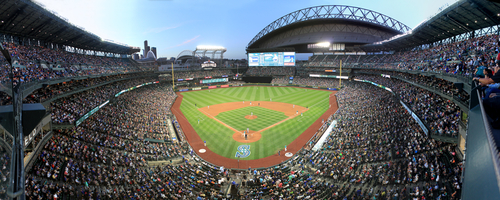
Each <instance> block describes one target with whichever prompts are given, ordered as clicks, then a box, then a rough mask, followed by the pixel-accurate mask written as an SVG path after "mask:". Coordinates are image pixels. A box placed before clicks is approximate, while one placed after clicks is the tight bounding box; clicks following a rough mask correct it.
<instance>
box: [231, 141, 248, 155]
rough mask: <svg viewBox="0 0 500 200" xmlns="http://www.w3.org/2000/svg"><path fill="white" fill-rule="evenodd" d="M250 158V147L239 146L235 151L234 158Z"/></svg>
mask: <svg viewBox="0 0 500 200" xmlns="http://www.w3.org/2000/svg"><path fill="white" fill-rule="evenodd" d="M248 156H250V145H246V144H244V145H240V146H238V151H236V155H235V156H234V157H237V158H238V157H240V158H246V157H248Z"/></svg>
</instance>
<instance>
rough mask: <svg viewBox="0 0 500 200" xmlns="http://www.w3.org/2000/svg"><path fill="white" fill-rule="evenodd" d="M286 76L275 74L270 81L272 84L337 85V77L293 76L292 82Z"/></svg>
mask: <svg viewBox="0 0 500 200" xmlns="http://www.w3.org/2000/svg"><path fill="white" fill-rule="evenodd" d="M289 81H290V79H289V77H288V76H275V77H273V80H272V81H271V83H272V84H293V85H307V86H313V87H328V88H337V87H338V86H339V81H338V79H333V78H311V77H293V79H292V83H290V82H289Z"/></svg>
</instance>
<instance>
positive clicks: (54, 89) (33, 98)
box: [23, 74, 133, 103]
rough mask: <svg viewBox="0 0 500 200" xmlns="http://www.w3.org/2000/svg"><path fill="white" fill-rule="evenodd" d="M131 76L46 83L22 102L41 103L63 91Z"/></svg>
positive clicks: (120, 75) (121, 75) (123, 75)
mask: <svg viewBox="0 0 500 200" xmlns="http://www.w3.org/2000/svg"><path fill="white" fill-rule="evenodd" d="M132 76H133V75H131V74H119V75H112V76H104V77H99V78H89V79H84V80H74V81H68V82H62V83H58V84H52V85H48V86H47V87H42V88H40V89H37V90H35V91H33V92H32V93H31V94H29V95H28V96H27V97H26V98H25V99H23V102H24V103H42V102H44V101H46V100H48V99H51V98H54V97H56V96H58V95H62V94H64V93H68V92H73V91H77V90H80V89H83V88H88V87H91V86H94V85H98V84H102V83H106V82H109V81H113V80H118V79H124V78H130V77H132Z"/></svg>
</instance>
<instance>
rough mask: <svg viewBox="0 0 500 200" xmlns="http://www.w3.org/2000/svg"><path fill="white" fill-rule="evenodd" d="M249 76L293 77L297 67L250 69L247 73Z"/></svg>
mask: <svg viewBox="0 0 500 200" xmlns="http://www.w3.org/2000/svg"><path fill="white" fill-rule="evenodd" d="M245 75H248V76H293V75H295V67H249V68H248V70H247V71H246V72H245Z"/></svg>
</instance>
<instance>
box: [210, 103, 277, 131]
mask: <svg viewBox="0 0 500 200" xmlns="http://www.w3.org/2000/svg"><path fill="white" fill-rule="evenodd" d="M252 112H253V114H254V115H255V116H257V118H256V119H246V118H245V116H247V115H251V114H252ZM215 118H217V119H218V120H221V121H222V122H224V123H226V124H227V125H229V126H231V127H233V128H235V129H236V130H240V131H243V130H246V129H247V128H250V130H253V131H260V130H262V129H264V128H266V127H268V126H271V125H273V124H275V123H277V122H279V121H281V120H284V119H286V118H287V116H286V115H285V114H284V113H283V112H278V111H274V110H269V109H266V108H262V107H258V106H248V107H244V108H240V109H235V110H231V111H227V112H223V113H219V114H218V115H217V116H215Z"/></svg>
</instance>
